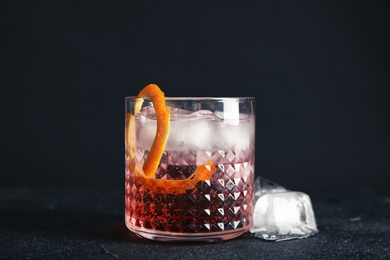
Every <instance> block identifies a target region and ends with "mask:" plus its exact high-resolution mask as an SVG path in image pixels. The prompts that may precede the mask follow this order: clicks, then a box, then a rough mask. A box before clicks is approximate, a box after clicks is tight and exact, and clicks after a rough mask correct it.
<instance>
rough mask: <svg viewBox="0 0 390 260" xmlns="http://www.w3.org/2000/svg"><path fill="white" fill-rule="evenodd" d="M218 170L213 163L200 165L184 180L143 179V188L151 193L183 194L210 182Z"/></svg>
mask: <svg viewBox="0 0 390 260" xmlns="http://www.w3.org/2000/svg"><path fill="white" fill-rule="evenodd" d="M215 170H216V168H215V166H214V164H213V162H212V161H208V162H207V163H206V164H203V165H199V166H198V167H197V168H196V170H195V172H194V173H193V174H192V175H191V176H190V177H189V178H188V179H184V180H163V179H148V178H144V177H141V178H143V181H144V183H143V186H144V188H145V189H148V190H149V191H150V192H155V193H166V194H183V193H186V191H188V190H191V189H194V188H195V185H196V183H197V182H199V181H205V180H209V179H210V176H211V175H212V174H213V173H214V172H215Z"/></svg>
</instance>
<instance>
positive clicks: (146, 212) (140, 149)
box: [125, 97, 255, 242]
mask: <svg viewBox="0 0 390 260" xmlns="http://www.w3.org/2000/svg"><path fill="white" fill-rule="evenodd" d="M136 99H137V97H127V98H126V99H125V108H126V129H125V133H126V134H125V139H126V140H125V144H126V147H125V150H126V156H125V161H126V166H125V222H126V226H127V227H128V228H129V229H130V230H131V231H132V232H134V233H135V234H137V235H138V236H140V237H143V238H148V239H153V240H160V241H210V242H214V241H220V240H228V239H233V238H235V237H238V236H240V235H242V234H244V233H246V232H248V231H249V230H250V228H251V227H252V225H253V218H252V216H253V206H254V205H253V201H254V176H255V172H254V168H255V162H254V159H255V107H254V106H255V100H254V98H252V97H240V98H238V97H237V98H190V97H181V98H178V97H176V98H171V97H167V98H166V106H167V107H168V108H169V110H170V124H169V125H170V128H169V135H168V139H167V142H166V145H165V149H164V152H163V155H162V157H161V160H160V162H159V164H158V168H157V170H156V172H155V173H154V175H153V176H152V177H148V178H146V177H145V176H143V168H142V167H143V165H144V163H145V160H146V158H147V157H148V155H149V153H150V149H151V146H152V144H153V141H154V139H155V136H156V129H157V120H156V118H157V117H156V112H155V110H154V106H153V103H152V102H151V101H150V100H148V99H143V103H142V107H141V108H140V109H139V108H138V109H137V110H139V111H136V112H137V113H135V100H136ZM201 170H203V171H205V172H207V173H208V174H209V175H208V177H207V178H206V177H204V176H202V178H200V179H199V181H198V179H196V178H197V177H194V176H200V175H201V173H199V172H200V171H201ZM202 174H203V173H202Z"/></svg>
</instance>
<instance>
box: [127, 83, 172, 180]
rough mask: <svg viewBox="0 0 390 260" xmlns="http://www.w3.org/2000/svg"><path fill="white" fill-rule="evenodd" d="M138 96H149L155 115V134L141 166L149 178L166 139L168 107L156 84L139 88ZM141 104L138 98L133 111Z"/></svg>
mask: <svg viewBox="0 0 390 260" xmlns="http://www.w3.org/2000/svg"><path fill="white" fill-rule="evenodd" d="M138 97H140V98H149V99H150V100H151V101H152V103H153V106H154V109H155V112H156V117H157V131H156V136H155V137H154V141H153V144H152V147H151V148H150V152H149V155H148V157H147V158H146V161H145V164H144V166H143V170H144V174H145V176H146V177H147V178H150V177H152V176H153V175H154V174H155V172H156V170H157V168H158V164H159V163H160V159H161V156H162V154H163V152H164V148H165V144H166V142H167V139H168V133H169V120H170V113H169V108H168V107H167V106H165V96H164V92H162V91H161V89H160V88H159V87H158V86H157V85H155V84H149V85H147V86H146V87H144V88H143V89H142V90H141V92H140V93H139V94H138ZM141 105H142V99H140V102H136V104H135V110H136V111H134V112H135V113H138V112H139V109H140V108H141ZM137 110H138V111H137Z"/></svg>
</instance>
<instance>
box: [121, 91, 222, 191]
mask: <svg viewBox="0 0 390 260" xmlns="http://www.w3.org/2000/svg"><path fill="white" fill-rule="evenodd" d="M138 97H139V98H138V99H136V100H135V103H134V114H136V113H138V112H139V111H140V110H141V107H142V103H143V98H148V99H150V100H151V101H152V103H153V106H154V108H155V112H156V117H157V130H156V135H155V138H154V140H153V144H152V147H151V148H150V152H149V154H148V157H147V158H146V160H145V163H144V165H143V166H142V169H141V168H140V167H139V166H140V165H137V162H136V160H135V156H134V154H135V150H136V143H135V142H136V129H135V116H134V115H132V114H131V113H129V114H128V115H127V117H126V121H127V122H126V154H127V156H128V157H129V159H130V162H129V170H130V171H132V172H134V171H135V172H136V175H137V177H138V180H139V181H140V182H142V185H143V187H144V189H148V190H149V191H150V192H158V193H167V194H181V193H185V192H186V191H187V190H190V189H193V188H195V185H196V183H197V182H199V181H205V180H209V179H210V177H211V175H212V174H213V173H214V172H215V171H216V167H215V165H214V164H213V163H212V161H211V160H209V161H208V162H206V163H205V164H203V165H199V166H198V167H197V168H196V170H195V172H194V173H193V174H192V175H191V176H190V177H188V178H187V179H184V180H165V179H154V178H152V177H153V176H154V174H155V172H156V170H157V168H158V165H159V163H160V160H161V157H162V155H163V153H164V149H165V145H166V142H167V139H168V134H169V129H170V111H169V108H168V107H167V106H166V105H165V96H164V92H162V91H161V89H160V88H159V87H158V86H157V85H156V84H149V85H147V86H146V87H144V88H143V89H142V90H141V91H140V92H139V94H138Z"/></svg>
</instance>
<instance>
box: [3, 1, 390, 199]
mask: <svg viewBox="0 0 390 260" xmlns="http://www.w3.org/2000/svg"><path fill="white" fill-rule="evenodd" d="M389 13H390V8H389V4H388V2H387V1H365V2H356V1H350V2H344V1H307V2H300V1H298V2H297V1H242V2H240V1H220V2H214V1H174V2H172V1H121V2H118V1H106V2H97V1H77V2H69V1H60V2H57V1H48V2H38V1H28V2H27V1H26V2H16V1H2V2H0V26H1V42H0V49H1V57H0V59H1V66H2V68H1V79H0V85H1V108H0V111H1V121H2V123H1V137H2V140H1V148H2V155H1V157H2V159H1V163H0V185H2V186H14V185H22V186H27V185H30V186H31V185H33V186H34V185H40V186H76V185H80V186H82V185H90V186H99V187H100V186H101V187H118V188H122V187H123V185H124V97H125V96H129V95H136V94H137V93H138V92H139V90H140V89H141V88H142V87H144V86H145V85H147V84H148V83H156V84H158V85H159V86H160V87H161V88H162V89H163V90H164V92H165V94H166V95H167V96H254V97H256V120H257V132H256V133H257V137H256V142H257V143H256V145H257V146H256V174H257V175H262V176H263V177H266V178H269V179H272V180H275V181H277V182H279V183H281V184H284V185H285V186H287V187H288V188H291V189H295V190H302V191H310V190H332V191H358V190H360V189H365V188H371V189H376V190H378V191H388V190H389V187H390V184H389V183H390V178H389V175H390V171H389V170H390V164H389V158H390V157H389V155H390V148H389V147H390V139H389V132H390V127H389V118H390V117H389V116H390V110H389V104H388V100H389V92H390V91H389V86H390V84H389V83H390V79H389V75H390V74H389V73H390V50H389V46H390V34H389V32H390V26H389Z"/></svg>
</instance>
